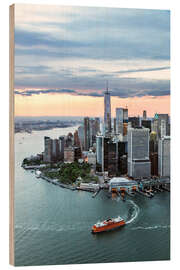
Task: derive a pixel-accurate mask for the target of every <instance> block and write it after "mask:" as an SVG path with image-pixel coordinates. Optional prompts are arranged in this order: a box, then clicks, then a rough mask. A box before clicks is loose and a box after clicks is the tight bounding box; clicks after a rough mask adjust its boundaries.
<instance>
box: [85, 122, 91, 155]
mask: <svg viewBox="0 0 180 270" xmlns="http://www.w3.org/2000/svg"><path fill="white" fill-rule="evenodd" d="M89 148H90V121H89V117H85V118H84V150H85V151H89Z"/></svg>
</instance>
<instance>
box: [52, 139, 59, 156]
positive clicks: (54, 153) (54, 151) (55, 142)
mask: <svg viewBox="0 0 180 270" xmlns="http://www.w3.org/2000/svg"><path fill="white" fill-rule="evenodd" d="M52 159H53V161H57V160H58V159H59V140H58V139H54V140H52Z"/></svg>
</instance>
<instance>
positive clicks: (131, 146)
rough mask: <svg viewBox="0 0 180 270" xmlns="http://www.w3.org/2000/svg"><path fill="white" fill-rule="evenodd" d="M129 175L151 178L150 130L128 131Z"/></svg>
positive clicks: (131, 129) (136, 129) (135, 129)
mask: <svg viewBox="0 0 180 270" xmlns="http://www.w3.org/2000/svg"><path fill="white" fill-rule="evenodd" d="M128 175H129V176H130V177H133V178H141V177H150V175H151V163H150V160H149V129H147V128H129V129H128Z"/></svg>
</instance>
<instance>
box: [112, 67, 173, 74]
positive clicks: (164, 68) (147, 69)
mask: <svg viewBox="0 0 180 270" xmlns="http://www.w3.org/2000/svg"><path fill="white" fill-rule="evenodd" d="M166 69H170V67H169V66H168V67H157V68H140V69H129V70H120V71H116V72H114V73H132V72H135V73H136V72H149V71H158V70H166Z"/></svg>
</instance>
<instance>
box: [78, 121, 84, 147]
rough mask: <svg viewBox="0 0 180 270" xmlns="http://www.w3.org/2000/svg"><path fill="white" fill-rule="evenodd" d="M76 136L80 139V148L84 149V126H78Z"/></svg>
mask: <svg viewBox="0 0 180 270" xmlns="http://www.w3.org/2000/svg"><path fill="white" fill-rule="evenodd" d="M78 137H79V141H80V146H81V150H84V127H83V126H79V127H78Z"/></svg>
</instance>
